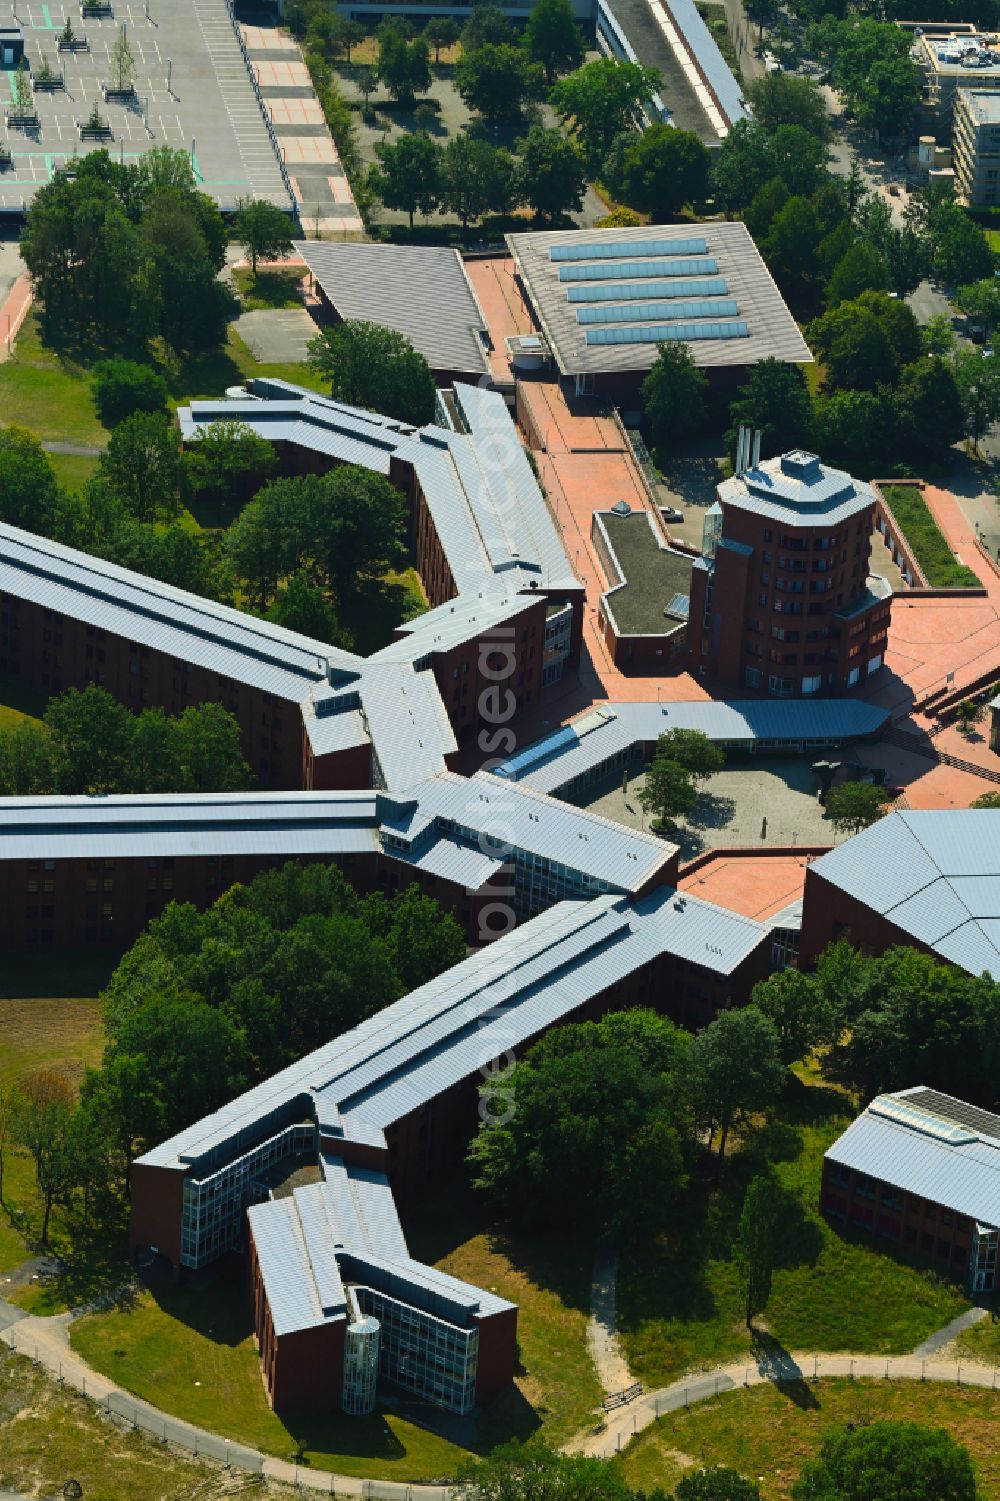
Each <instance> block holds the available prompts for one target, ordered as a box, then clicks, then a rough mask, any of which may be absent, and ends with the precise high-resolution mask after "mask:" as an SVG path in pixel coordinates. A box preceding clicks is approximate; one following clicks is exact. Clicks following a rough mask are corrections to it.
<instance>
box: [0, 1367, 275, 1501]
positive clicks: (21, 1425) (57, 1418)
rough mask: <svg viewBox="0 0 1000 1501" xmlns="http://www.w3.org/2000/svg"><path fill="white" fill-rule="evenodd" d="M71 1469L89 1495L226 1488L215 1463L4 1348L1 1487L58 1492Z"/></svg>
mask: <svg viewBox="0 0 1000 1501" xmlns="http://www.w3.org/2000/svg"><path fill="white" fill-rule="evenodd" d="M71 1476H72V1477H73V1478H75V1479H76V1480H77V1481H78V1482H79V1484H80V1486H81V1488H82V1492H83V1495H84V1496H85V1497H86V1501H136V1498H137V1497H142V1498H143V1501H177V1498H178V1497H181V1496H184V1497H194V1496H195V1495H199V1496H201V1495H208V1494H221V1492H217V1491H216V1490H215V1487H216V1485H218V1483H219V1481H218V1476H219V1471H218V1470H217V1469H216V1468H215V1467H214V1466H210V1465H206V1464H203V1463H199V1462H198V1461H197V1460H194V1459H185V1458H181V1457H180V1456H179V1455H177V1454H176V1453H174V1452H172V1451H171V1450H169V1449H166V1448H164V1446H163V1445H162V1444H160V1443H157V1442H156V1440H155V1439H153V1438H146V1437H143V1436H142V1435H141V1434H139V1433H133V1432H132V1431H130V1430H128V1429H122V1428H119V1427H117V1426H116V1425H115V1424H113V1423H110V1422H108V1421H106V1420H102V1419H101V1418H100V1417H98V1416H97V1414H96V1412H95V1409H94V1407H93V1406H92V1405H91V1403H89V1402H87V1401H86V1400H85V1399H84V1398H83V1397H79V1396H76V1395H75V1394H74V1393H73V1392H70V1391H68V1390H67V1389H66V1388H65V1387H61V1386H59V1385H57V1383H56V1382H55V1381H53V1380H51V1379H50V1378H49V1377H47V1376H46V1375H45V1373H44V1372H43V1371H41V1370H40V1369H37V1368H36V1367H35V1366H33V1365H32V1363H31V1361H29V1360H25V1359H24V1358H23V1357H22V1356H18V1355H11V1354H8V1353H7V1351H6V1350H2V1349H0V1487H3V1488H7V1487H13V1488H16V1489H17V1490H18V1491H21V1492H24V1493H25V1494H30V1495H44V1496H56V1495H60V1496H61V1495H63V1493H64V1492H63V1486H64V1485H65V1484H66V1481H67V1479H68V1478H69V1477H71ZM262 1494H263V1493H262Z"/></svg>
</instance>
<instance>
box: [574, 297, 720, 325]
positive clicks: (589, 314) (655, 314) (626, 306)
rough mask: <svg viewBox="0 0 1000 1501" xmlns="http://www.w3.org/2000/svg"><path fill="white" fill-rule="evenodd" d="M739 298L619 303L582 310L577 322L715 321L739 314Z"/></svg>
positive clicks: (583, 308)
mask: <svg viewBox="0 0 1000 1501" xmlns="http://www.w3.org/2000/svg"><path fill="white" fill-rule="evenodd" d="M739 310H740V305H739V303H738V302H737V301H736V298H735V297H696V298H693V299H692V300H691V301H690V302H616V303H608V302H606V303H604V304H602V305H601V306H600V307H578V308H577V310H576V321H577V323H640V322H641V321H642V320H643V319H644V318H713V317H716V316H721V315H722V314H724V313H738V312H739Z"/></svg>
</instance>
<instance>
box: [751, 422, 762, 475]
mask: <svg viewBox="0 0 1000 1501" xmlns="http://www.w3.org/2000/svg"><path fill="white" fill-rule="evenodd" d="M760 437H761V434H760V428H758V429H757V431H756V432H755V433H754V435H753V462H752V463H751V465H750V468H751V469H756V468H757V466H758V464H759V463H760Z"/></svg>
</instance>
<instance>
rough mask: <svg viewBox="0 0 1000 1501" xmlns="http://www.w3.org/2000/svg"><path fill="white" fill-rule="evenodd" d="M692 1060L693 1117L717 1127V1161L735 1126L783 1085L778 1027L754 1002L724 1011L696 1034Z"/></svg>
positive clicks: (766, 1103) (765, 1104)
mask: <svg viewBox="0 0 1000 1501" xmlns="http://www.w3.org/2000/svg"><path fill="white" fill-rule="evenodd" d="M690 1064H691V1071H690V1087H691V1093H692V1100H693V1103H694V1111H695V1116H696V1118H697V1120H698V1121H699V1123H700V1124H701V1125H702V1126H704V1127H706V1128H707V1129H708V1130H709V1131H710V1132H712V1133H713V1134H714V1132H715V1131H716V1130H718V1131H719V1161H720V1163H721V1161H722V1159H723V1157H724V1156H725V1152H726V1143H727V1141H728V1140H729V1133H730V1132H731V1130H732V1129H733V1127H734V1126H737V1125H739V1124H740V1123H741V1122H742V1121H744V1120H746V1119H747V1118H748V1117H749V1116H751V1115H755V1114H758V1113H761V1112H764V1111H766V1110H767V1108H768V1107H769V1106H770V1105H773V1104H774V1103H775V1101H776V1099H777V1097H778V1095H779V1094H780V1093H781V1090H782V1089H783V1087H784V1082H785V1069H784V1068H783V1066H782V1063H781V1043H780V1039H779V1037H778V1032H777V1029H776V1028H775V1026H774V1023H773V1022H772V1021H770V1020H769V1018H768V1017H766V1016H764V1015H763V1014H762V1013H761V1012H760V1011H758V1010H757V1009H756V1007H754V1006H746V1007H744V1008H743V1009H742V1010H736V1011H722V1012H720V1014H719V1015H718V1016H717V1017H716V1019H715V1021H714V1022H711V1023H710V1024H709V1025H708V1026H707V1027H706V1028H705V1030H704V1031H703V1032H699V1033H698V1035H697V1036H696V1037H695V1039H694V1042H693V1043H692V1045H691V1059H690Z"/></svg>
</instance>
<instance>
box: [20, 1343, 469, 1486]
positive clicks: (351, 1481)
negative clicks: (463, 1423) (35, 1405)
mask: <svg viewBox="0 0 1000 1501" xmlns="http://www.w3.org/2000/svg"><path fill="white" fill-rule="evenodd" d="M0 1338H3V1339H4V1343H6V1344H7V1345H9V1347H10V1348H11V1349H13V1350H14V1351H15V1352H16V1353H17V1354H19V1355H23V1356H25V1357H27V1359H29V1360H32V1361H33V1362H34V1364H35V1365H37V1366H41V1367H42V1368H43V1369H45V1370H46V1371H48V1372H49V1374H50V1375H52V1376H54V1377H55V1378H56V1380H57V1381H58V1382H59V1383H60V1384H61V1385H64V1386H68V1387H71V1388H72V1389H73V1390H74V1391H77V1392H79V1393H80V1395H81V1396H83V1397H85V1398H86V1399H87V1400H88V1401H90V1402H93V1404H94V1405H95V1407H99V1408H100V1410H101V1411H102V1412H103V1413H104V1414H106V1416H107V1417H108V1418H111V1419H113V1420H115V1421H117V1422H119V1423H122V1424H125V1425H126V1426H127V1427H129V1428H132V1429H135V1430H136V1431H138V1432H141V1433H145V1434H148V1436H149V1437H150V1438H152V1439H154V1440H156V1441H157V1442H159V1443H161V1444H164V1445H169V1446H170V1447H171V1448H173V1449H179V1450H182V1451H184V1452H185V1453H187V1454H190V1455H192V1456H193V1457H194V1458H196V1459H205V1460H209V1461H211V1462H213V1463H215V1464H218V1465H220V1466H222V1467H224V1468H225V1469H227V1470H228V1469H235V1470H242V1471H245V1472H247V1473H248V1474H251V1475H262V1476H265V1477H267V1478H269V1479H273V1480H279V1481H282V1482H284V1483H285V1484H290V1485H294V1486H295V1487H296V1489H297V1490H299V1492H303V1491H313V1492H318V1493H320V1494H322V1495H329V1496H334V1495H337V1496H350V1497H356V1498H360V1501H452V1498H453V1497H455V1496H457V1495H458V1494H459V1488H458V1487H454V1488H453V1487H452V1486H451V1485H450V1484H449V1483H446V1482H441V1483H439V1484H436V1485H420V1484H415V1483H410V1482H406V1481H394V1480H362V1479H360V1478H356V1477H354V1476H350V1475H335V1474H332V1473H331V1472H330V1471H328V1470H312V1469H310V1467H309V1466H308V1465H307V1464H303V1463H298V1462H297V1461H296V1460H294V1459H289V1460H281V1459H276V1458H274V1457H273V1456H270V1455H265V1454H261V1453H260V1452H259V1451H258V1450H256V1449H252V1448H250V1447H249V1446H248V1445H245V1444H240V1443H236V1442H234V1441H233V1440H231V1439H227V1438H224V1437H222V1436H221V1435H219V1434H213V1433H206V1432H205V1431H204V1430H203V1429H200V1428H196V1427H195V1426H194V1425H193V1424H191V1423H186V1422H184V1421H183V1420H182V1419H180V1418H173V1417H170V1416H168V1415H167V1414H165V1413H162V1412H159V1411H157V1409H156V1408H155V1407H150V1406H149V1405H148V1404H147V1403H145V1402H143V1401H141V1400H140V1399H139V1398H138V1397H132V1396H129V1395H128V1394H127V1393H126V1392H121V1391H117V1390H115V1389H114V1388H112V1389H111V1390H107V1389H106V1388H107V1386H108V1382H107V1381H105V1380H104V1379H103V1378H102V1377H98V1376H96V1375H95V1374H94V1373H93V1372H91V1373H90V1374H89V1376H88V1374H87V1372H86V1371H85V1370H83V1369H82V1368H81V1366H80V1364H79V1362H77V1361H75V1360H72V1359H71V1358H69V1357H67V1358H66V1359H65V1360H64V1359H62V1358H60V1357H59V1356H58V1355H57V1354H56V1353H54V1352H53V1351H51V1350H48V1349H46V1348H45V1347H44V1346H39V1345H37V1344H33V1342H32V1341H31V1340H30V1339H24V1338H21V1339H19V1338H18V1337H17V1324H16V1323H15V1324H14V1325H12V1326H11V1327H10V1328H9V1329H8V1330H4V1331H2V1332H0Z"/></svg>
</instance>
